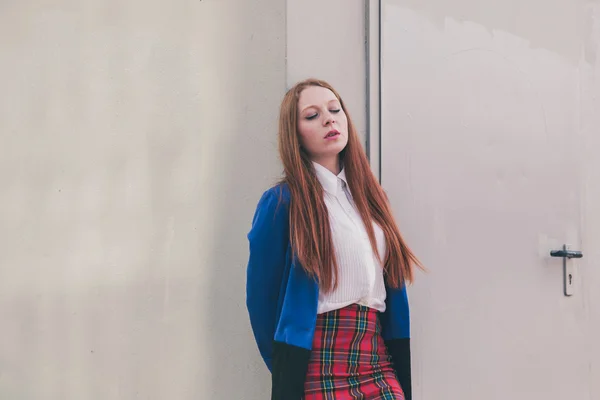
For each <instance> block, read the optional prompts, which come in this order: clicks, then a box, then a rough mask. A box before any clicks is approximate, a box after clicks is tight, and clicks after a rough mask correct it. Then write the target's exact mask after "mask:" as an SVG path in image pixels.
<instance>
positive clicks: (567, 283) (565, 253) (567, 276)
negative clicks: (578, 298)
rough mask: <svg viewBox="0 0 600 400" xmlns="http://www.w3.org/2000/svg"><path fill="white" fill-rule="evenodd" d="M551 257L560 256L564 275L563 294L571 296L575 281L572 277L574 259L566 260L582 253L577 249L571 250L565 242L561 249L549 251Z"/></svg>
mask: <svg viewBox="0 0 600 400" xmlns="http://www.w3.org/2000/svg"><path fill="white" fill-rule="evenodd" d="M550 256H552V257H560V258H562V259H563V271H564V273H563V275H564V291H565V296H572V295H573V293H574V290H575V282H573V277H574V274H575V270H574V268H573V263H574V261H571V262H568V261H567V260H570V259H572V258H582V257H583V253H582V252H581V251H577V250H571V246H570V245H568V244H565V245H564V246H563V248H562V249H561V250H552V251H551V252H550Z"/></svg>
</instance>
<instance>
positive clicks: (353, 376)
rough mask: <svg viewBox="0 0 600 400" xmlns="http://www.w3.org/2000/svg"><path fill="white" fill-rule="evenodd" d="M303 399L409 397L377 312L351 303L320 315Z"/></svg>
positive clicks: (385, 399) (396, 399) (397, 399)
mask: <svg viewBox="0 0 600 400" xmlns="http://www.w3.org/2000/svg"><path fill="white" fill-rule="evenodd" d="M304 400H404V393H403V392H402V388H401V387H400V384H399V383H398V379H397V378H396V374H395V372H394V369H393V366H392V364H391V358H390V356H389V355H388V352H387V348H386V347H385V343H384V342H383V338H382V337H381V324H380V322H379V313H378V311H376V310H375V309H371V308H369V307H365V306H361V305H358V304H352V305H350V306H348V307H345V308H342V309H340V310H334V311H331V312H328V313H324V314H320V315H318V316H317V323H316V329H315V336H314V340H313V348H312V352H311V358H310V361H309V364H308V372H307V374H306V381H305V384H304Z"/></svg>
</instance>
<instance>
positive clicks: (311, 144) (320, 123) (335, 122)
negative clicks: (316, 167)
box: [298, 86, 348, 165]
mask: <svg viewBox="0 0 600 400" xmlns="http://www.w3.org/2000/svg"><path fill="white" fill-rule="evenodd" d="M298 133H299V134H300V144H301V145H302V147H303V148H304V149H305V150H306V152H307V153H308V154H309V156H310V158H311V160H312V161H315V162H318V163H320V164H323V165H325V164H332V163H335V162H336V161H337V160H338V157H339V153H340V152H341V151H342V150H343V149H344V148H345V147H346V144H347V143H348V118H347V117H346V113H345V112H344V110H343V109H342V106H341V104H340V102H339V100H338V99H337V97H335V94H333V92H332V91H331V90H329V89H326V88H323V87H320V86H309V87H307V88H306V89H304V90H303V91H302V93H300V98H299V99H298Z"/></svg>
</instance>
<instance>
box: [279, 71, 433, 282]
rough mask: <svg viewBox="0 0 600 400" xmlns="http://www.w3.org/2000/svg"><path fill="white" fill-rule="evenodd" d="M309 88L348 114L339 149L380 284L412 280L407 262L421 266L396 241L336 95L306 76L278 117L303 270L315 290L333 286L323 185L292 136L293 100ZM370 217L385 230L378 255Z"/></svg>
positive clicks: (398, 239)
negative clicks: (325, 93)
mask: <svg viewBox="0 0 600 400" xmlns="http://www.w3.org/2000/svg"><path fill="white" fill-rule="evenodd" d="M309 86H320V87H323V88H326V89H329V90H331V91H332V92H333V93H334V94H335V96H336V97H337V98H338V100H339V102H340V104H341V106H342V109H343V110H344V112H345V113H346V116H347V118H348V144H347V145H346V147H345V148H344V150H342V152H341V153H340V160H341V161H342V163H343V166H344V169H345V172H346V178H347V181H348V186H349V188H350V191H351V192H352V198H353V200H354V202H355V204H356V207H357V209H358V211H359V213H360V216H361V218H362V220H363V222H364V224H365V227H366V229H367V234H368V235H369V240H370V242H371V246H372V248H373V251H374V252H375V253H376V254H377V255H378V256H379V259H380V260H382V262H383V266H384V274H385V278H386V282H387V284H388V285H389V286H391V287H393V288H399V287H401V286H402V285H404V282H405V281H408V282H412V281H413V266H414V265H417V266H419V267H421V268H422V264H421V263H420V262H419V260H418V259H417V257H416V256H415V255H414V254H413V253H412V251H411V250H410V249H409V247H408V246H407V245H406V243H405V242H404V239H402V235H401V234H400V231H399V230H398V227H397V226H396V223H395V220H394V217H393V214H392V210H391V207H390V205H389V202H388V199H387V196H386V194H385V193H384V191H383V189H382V188H381V185H379V182H378V181H377V179H376V178H375V176H374V175H373V173H372V171H371V168H370V166H369V161H368V160H367V156H366V154H365V151H364V150H363V148H362V145H361V143H360V139H359V137H358V134H357V132H356V128H355V126H354V124H353V123H352V119H351V118H350V115H349V114H348V110H347V109H346V107H345V106H344V102H343V101H342V98H341V97H340V95H339V94H338V93H337V91H336V90H335V89H334V88H333V87H332V86H331V85H330V84H328V83H327V82H324V81H322V80H318V79H308V80H305V81H302V82H299V83H298V84H296V85H295V86H294V87H292V88H291V89H290V90H289V91H288V92H287V93H286V95H285V97H284V99H283V101H282V104H281V111H280V117H279V155H280V157H281V160H282V162H283V168H284V178H283V180H282V183H285V184H287V185H288V187H289V190H290V194H291V201H290V207H289V218H290V240H291V243H292V248H293V250H294V252H295V255H296V256H297V257H298V260H299V261H300V263H301V264H302V267H303V268H304V269H305V270H306V272H307V273H308V274H309V275H310V276H313V277H315V278H316V279H317V281H318V282H319V285H320V287H321V290H323V291H325V292H327V291H330V290H332V289H334V288H335V287H336V286H337V274H338V264H337V260H336V257H335V252H334V248H333V241H332V237H331V228H330V225H329V215H328V213H327V208H326V206H325V202H324V200H323V188H322V186H321V184H320V182H319V180H318V178H317V176H316V172H315V169H314V166H313V164H312V161H311V159H310V158H309V154H308V153H307V152H306V151H305V150H304V149H303V148H302V147H301V146H300V141H299V134H298V99H299V98H300V94H301V93H302V91H303V90H304V89H305V88H307V87H309ZM372 221H375V222H376V223H377V224H378V225H379V226H380V227H381V229H382V230H383V232H384V234H385V241H386V247H387V252H386V254H385V258H383V259H382V255H381V254H379V251H378V250H377V245H376V239H375V233H374V231H373V225H372Z"/></svg>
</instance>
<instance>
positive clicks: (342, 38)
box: [287, 0, 367, 140]
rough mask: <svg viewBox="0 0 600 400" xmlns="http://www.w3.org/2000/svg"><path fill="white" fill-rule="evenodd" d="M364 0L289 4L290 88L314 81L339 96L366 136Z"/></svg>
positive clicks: (310, 0) (289, 0) (311, 0)
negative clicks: (337, 92)
mask: <svg viewBox="0 0 600 400" xmlns="http://www.w3.org/2000/svg"><path fill="white" fill-rule="evenodd" d="M365 65H366V60H365V1H363V0H327V1H319V0H287V84H288V86H291V85H293V84H294V83H295V82H297V81H299V80H302V79H305V78H308V77H316V78H320V79H324V80H326V81H328V82H330V83H331V84H332V85H333V86H334V87H335V88H336V89H337V90H338V91H339V92H340V94H341V96H342V97H343V98H344V101H345V102H346V107H347V108H348V109H349V111H350V115H351V116H352V119H353V120H354V123H355V124H356V127H357V129H358V131H359V134H360V135H361V137H362V138H363V140H364V138H365V135H366V112H367V110H366V67H365Z"/></svg>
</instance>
